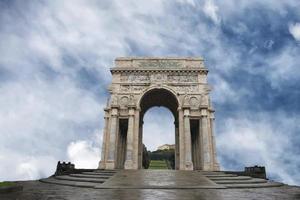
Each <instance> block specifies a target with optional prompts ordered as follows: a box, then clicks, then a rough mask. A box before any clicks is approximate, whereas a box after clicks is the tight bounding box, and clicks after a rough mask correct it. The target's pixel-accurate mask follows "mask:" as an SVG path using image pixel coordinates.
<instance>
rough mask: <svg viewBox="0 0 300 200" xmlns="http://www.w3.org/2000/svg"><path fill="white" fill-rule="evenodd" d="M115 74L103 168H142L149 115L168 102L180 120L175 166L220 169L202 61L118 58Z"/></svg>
mask: <svg viewBox="0 0 300 200" xmlns="http://www.w3.org/2000/svg"><path fill="white" fill-rule="evenodd" d="M111 73H112V84H111V85H110V87H109V92H110V93H111V96H110V100H109V102H108V105H107V107H106V108H105V109H104V111H105V117H104V118H105V125H104V131H103V145H102V153H101V161H100V163H99V168H100V169H141V168H142V151H143V145H142V135H143V134H142V132H143V117H144V114H145V113H146V111H147V110H148V109H150V108H151V107H153V106H164V107H166V108H168V109H169V110H170V111H171V112H172V114H173V116H174V119H175V120H174V126H175V169H179V170H194V169H195V170H207V171H216V170H219V165H218V162H217V158H216V151H215V140H214V132H213V130H214V129H213V123H214V110H213V108H212V106H211V103H210V98H209V92H210V87H209V86H208V84H207V79H206V77H207V73H208V70H207V69H206V68H205V67H204V63H203V59H201V58H190V57H187V58H142V57H141V58H139V57H126V58H117V59H116V60H115V67H113V68H111Z"/></svg>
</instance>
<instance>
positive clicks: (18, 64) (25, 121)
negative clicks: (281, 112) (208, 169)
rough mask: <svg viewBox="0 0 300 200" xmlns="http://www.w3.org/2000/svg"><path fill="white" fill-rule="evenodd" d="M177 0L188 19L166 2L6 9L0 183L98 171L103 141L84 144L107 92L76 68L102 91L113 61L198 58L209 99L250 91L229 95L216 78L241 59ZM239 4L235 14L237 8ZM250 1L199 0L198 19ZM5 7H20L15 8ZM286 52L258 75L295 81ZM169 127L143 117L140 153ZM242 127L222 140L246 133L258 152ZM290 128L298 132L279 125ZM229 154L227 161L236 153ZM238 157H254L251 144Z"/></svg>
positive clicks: (79, 0) (168, 138)
mask: <svg viewBox="0 0 300 200" xmlns="http://www.w3.org/2000/svg"><path fill="white" fill-rule="evenodd" d="M170 2H171V3H170ZM177 2H178V1H177ZM179 2H181V3H187V4H188V5H191V6H189V8H188V9H190V10H188V11H189V12H184V11H185V9H181V11H182V12H181V11H180V12H179V11H178V9H173V8H175V6H177V5H174V4H173V1H169V2H168V1H160V0H156V1H151V2H149V1H143V2H138V3H137V1H133V0H132V1H101V2H97V1H89V2H87V1H83V0H72V1H68V0H66V1H60V0H54V1H45V2H43V3H38V2H34V3H26V9H14V7H13V6H11V7H10V9H7V10H5V9H3V10H1V12H0V17H1V30H0V38H1V41H0V43H1V45H0V70H4V71H5V72H7V74H8V76H7V77H3V74H2V71H0V73H1V74H0V83H1V84H0V94H1V98H0V133H1V134H0V163H1V165H0V177H1V178H2V179H3V180H5V179H6V180H13V179H32V178H38V177H43V176H44V177H45V176H48V175H51V174H52V173H53V170H55V166H56V162H57V161H58V160H67V159H71V161H73V162H75V164H76V166H79V167H93V166H94V167H95V166H97V164H98V161H99V158H100V154H99V153H97V152H100V151H101V149H100V147H101V144H95V141H99V142H100V140H101V139H102V138H101V135H100V134H97V135H98V136H97V137H90V136H91V135H93V134H94V132H95V131H97V130H100V129H101V127H102V126H103V123H102V122H103V121H102V117H101V116H102V115H103V109H102V108H103V106H104V104H105V100H104V98H105V94H100V91H99V90H98V89H97V90H96V91H91V90H89V89H90V87H83V85H82V83H81V82H80V80H79V79H80V75H81V74H82V73H81V71H80V70H82V69H86V70H91V71H92V72H93V75H95V76H97V77H99V80H96V83H95V82H94V83H92V84H93V86H94V85H98V84H99V85H101V86H102V87H103V88H105V86H106V85H107V84H108V83H109V82H110V78H111V76H110V74H109V70H108V69H109V67H111V66H112V64H113V63H112V61H113V59H114V58H115V57H117V56H127V55H146V56H151V55H162V56H164V55H176V56H180V55H196V54H197V55H202V56H204V58H205V59H206V60H207V61H208V62H210V63H211V65H210V66H208V68H209V69H210V70H211V71H212V72H213V73H210V74H209V76H211V77H212V78H211V80H212V83H213V86H214V88H215V90H214V93H213V95H214V96H213V99H212V100H213V101H216V102H217V103H219V104H220V105H221V104H222V103H226V102H228V101H234V102H235V103H238V101H239V100H240V97H241V96H242V95H244V94H246V93H247V91H244V90H243V89H239V90H238V91H235V90H234V89H233V88H232V85H231V83H230V82H228V80H225V79H223V78H222V76H221V75H219V74H218V73H220V74H226V75H229V74H231V73H233V70H234V69H237V68H239V67H242V66H239V65H238V64H239V63H240V61H241V59H243V58H241V57H240V52H239V48H237V49H235V48H231V46H230V45H228V44H227V43H226V42H224V35H223V33H222V32H221V30H219V28H218V27H216V26H210V25H209V24H205V23H203V21H205V20H202V19H201V18H199V16H198V15H196V14H195V13H196V12H198V11H199V9H201V8H202V7H201V6H202V5H200V4H197V2H196V1H193V0H179ZM285 2H287V1H285ZM288 2H293V1H288ZM237 3H239V5H240V6H241V8H240V9H236V5H237ZM256 3H257V1H255V3H252V1H251V3H250V1H243V2H241V1H236V2H234V1H232V2H228V1H226V2H225V1H218V4H217V5H216V3H215V2H214V1H213V0H206V1H205V3H204V7H203V12H204V13H205V15H206V16H207V17H209V18H210V19H211V20H212V21H213V22H214V23H216V24H219V23H220V22H221V17H220V16H222V20H225V19H223V18H224V17H231V16H232V14H236V12H238V13H242V12H243V11H244V10H245V8H248V7H249V6H251V5H252V4H253V5H254V4H256ZM264 4H266V5H271V6H270V7H272V8H271V9H273V8H274V9H276V11H277V10H278V9H279V10H280V13H284V9H285V6H281V3H277V2H276V3H273V1H267V3H264ZM274 4H275V5H274ZM284 4H285V5H286V4H287V3H284ZM12 5H14V6H16V7H17V8H23V7H24V5H23V3H22V1H18V2H17V3H16V5H15V4H12ZM290 5H293V3H290ZM180 6H183V7H184V6H185V5H183V4H180ZM291 7H293V6H291ZM221 8H222V9H221ZM19 16H22V18H20V17H19ZM294 25H295V24H294ZM297 26H298V25H297ZM236 28H237V31H239V32H241V33H246V32H247V31H249V29H248V27H247V26H245V24H242V22H240V24H239V25H238V26H237V27H236ZM267 46H268V45H267ZM287 50H288V51H286V52H284V53H282V54H281V55H279V56H278V55H276V56H274V57H272V58H270V60H269V63H271V67H270V68H269V69H267V70H266V71H259V72H258V73H261V74H263V75H264V76H265V77H266V78H267V79H268V80H269V81H270V82H272V83H277V84H278V85H280V84H281V83H282V82H281V81H282V80H284V81H286V80H289V79H290V78H296V77H297V76H298V74H297V73H298V71H299V70H297V68H296V67H297V66H298V65H297V63H299V62H298V60H297V59H296V58H297V57H296V56H297V55H298V53H297V50H296V49H287ZM279 66H280V67H279ZM282 66H284V67H282ZM251 70H252V69H251ZM2 78H3V80H2ZM278 80H281V81H278ZM97 81H99V83H98V82H97ZM93 86H92V87H93ZM99 88H100V87H99ZM99 96H101V97H103V99H99V98H100V97H99ZM150 115H151V114H150ZM169 119H170V118H168V117H167V118H165V115H161V116H160V115H158V116H157V115H155V116H152V117H151V116H150V117H149V120H148V119H147V114H146V123H145V126H144V128H145V129H144V133H145V134H144V141H145V142H146V144H147V147H148V146H149V148H150V149H152V150H154V149H155V148H156V147H157V146H158V145H160V144H163V143H172V141H174V135H173V134H174V132H173V128H174V125H173V121H172V120H170V121H169ZM157 121H159V123H157ZM162 122H163V123H162ZM244 125H245V126H244ZM246 125H247V123H245V124H243V125H240V126H239V127H240V129H239V130H231V129H230V128H227V131H230V132H228V134H229V133H230V134H229V135H228V138H232V139H233V140H234V139H235V138H237V139H236V141H238V142H241V141H242V139H241V137H235V135H234V134H233V133H234V132H235V131H245V132H247V133H249V134H247V135H245V134H243V137H247V138H248V140H251V141H253V142H256V143H257V144H258V147H259V150H262V151H264V150H265V149H264V148H265V147H264V145H265V144H266V140H267V139H266V138H263V142H259V141H257V137H258V136H257V135H255V134H251V131H254V132H255V131H256V129H252V128H251V129H250V128H249V129H247V126H246ZM217 126H219V125H217ZM290 126H295V125H292V124H291V125H283V127H290ZM245 127H246V128H245ZM262 129H263V128H262ZM261 132H263V130H261ZM283 132H284V130H283ZM272 136H273V135H271V134H269V135H268V137H272ZM266 137H267V136H266ZM72 141H73V142H72ZM272 141H273V140H272ZM147 142H149V144H148V143H147ZM274 142H277V141H274ZM221 143H222V142H221ZM267 145H269V144H267ZM226 148H227V149H228V148H229V147H228V146H227V147H226ZM226 148H225V150H226ZM229 150H230V151H229ZM229 150H228V151H227V152H228V154H229V155H230V154H231V153H232V152H233V151H232V150H233V149H229ZM240 150H249V151H250V152H253V151H255V149H253V148H251V146H249V145H248V144H245V147H244V148H241V149H240ZM76 152H77V153H76ZM224 152H226V151H224ZM8 155H9V156H8ZM266 155H267V156H266V157H268V156H272V155H270V154H266ZM223 156H224V154H223ZM291 156H293V155H291ZM97 157H98V158H97ZM263 159H267V158H263ZM272 160H276V159H275V158H272ZM295 160H296V159H295ZM242 161H245V163H248V162H247V160H242ZM3 163H4V164H3ZM43 163H46V164H45V165H44V164H43ZM11 166H15V168H13V170H14V173H7V172H8V170H9V169H11ZM286 166H288V164H287V165H286ZM286 166H283V165H282V167H283V168H284V167H286ZM292 167H293V166H292ZM273 171H274V170H273ZM287 171H288V170H287ZM281 174H284V172H282V173H281ZM285 177H286V178H287V180H288V179H289V177H288V176H285Z"/></svg>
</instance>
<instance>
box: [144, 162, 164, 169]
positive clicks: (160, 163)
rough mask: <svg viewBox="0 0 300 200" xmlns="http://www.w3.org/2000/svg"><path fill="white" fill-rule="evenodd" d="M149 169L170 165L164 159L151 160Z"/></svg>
mask: <svg viewBox="0 0 300 200" xmlns="http://www.w3.org/2000/svg"><path fill="white" fill-rule="evenodd" d="M149 169H168V166H167V163H166V161H164V160H151V161H150V166H149Z"/></svg>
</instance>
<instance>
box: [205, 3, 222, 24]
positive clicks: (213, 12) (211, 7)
mask: <svg viewBox="0 0 300 200" xmlns="http://www.w3.org/2000/svg"><path fill="white" fill-rule="evenodd" d="M218 11H219V7H218V6H217V5H216V4H215V3H214V2H213V0H206V1H205V3H204V6H203V12H204V13H205V14H206V16H207V17H209V18H211V20H213V22H214V23H215V24H219V23H220V22H221V18H220V16H219V15H218Z"/></svg>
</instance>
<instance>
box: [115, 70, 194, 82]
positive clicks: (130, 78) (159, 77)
mask: <svg viewBox="0 0 300 200" xmlns="http://www.w3.org/2000/svg"><path fill="white" fill-rule="evenodd" d="M120 81H121V82H129V83H140V82H143V83H145V82H146V83H148V82H150V81H151V82H153V81H159V82H169V83H186V82H198V75H197V73H184V74H179V73H173V72H171V73H170V72H168V73H153V74H149V73H145V72H135V73H125V72H124V73H122V74H121V77H120Z"/></svg>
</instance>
